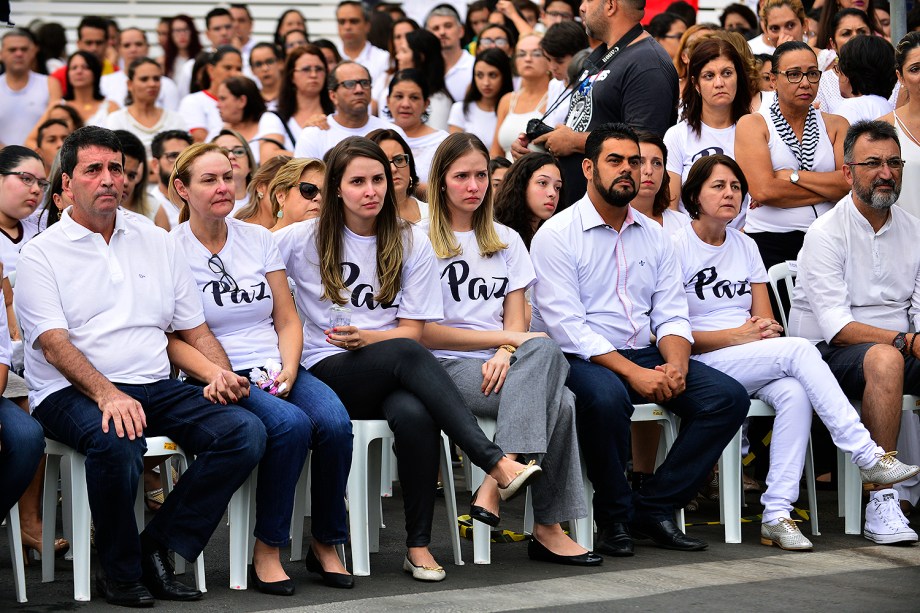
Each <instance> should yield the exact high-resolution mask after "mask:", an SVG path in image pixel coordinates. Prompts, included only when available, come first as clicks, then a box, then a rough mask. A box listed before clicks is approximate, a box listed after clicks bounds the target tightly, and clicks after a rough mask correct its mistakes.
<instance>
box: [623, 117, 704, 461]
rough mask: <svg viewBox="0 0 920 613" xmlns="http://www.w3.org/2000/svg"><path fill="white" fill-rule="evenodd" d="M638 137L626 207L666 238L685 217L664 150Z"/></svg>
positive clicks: (649, 136) (644, 135)
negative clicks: (675, 203) (635, 174)
mask: <svg viewBox="0 0 920 613" xmlns="http://www.w3.org/2000/svg"><path fill="white" fill-rule="evenodd" d="M638 136H639V155H640V158H639V163H640V164H641V166H640V170H639V185H638V189H637V190H636V197H635V198H633V200H632V202H630V203H629V205H630V206H631V207H633V208H634V209H636V210H637V211H639V212H640V213H642V214H643V215H645V216H646V217H648V218H649V219H653V220H654V221H655V222H656V223H658V225H660V226H661V227H662V228H664V232H665V234H667V235H668V236H670V235H672V234H674V233H675V232H677V231H678V230H680V229H681V228H683V227H684V226H686V225H687V224H688V223H690V218H689V217H688V216H687V214H686V213H682V212H681V211H675V210H674V209H672V208H670V205H671V185H670V181H669V180H667V177H666V175H667V173H666V172H665V171H666V169H667V167H668V157H669V152H668V148H667V146H666V145H665V141H664V140H662V138H661V137H660V136H658V135H657V134H653V133H651V132H639V133H638ZM655 440H657V436H656V439H655ZM653 460H654V459H653ZM653 468H654V466H653ZM647 472H652V471H647Z"/></svg>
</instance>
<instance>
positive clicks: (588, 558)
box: [527, 538, 604, 566]
mask: <svg viewBox="0 0 920 613" xmlns="http://www.w3.org/2000/svg"><path fill="white" fill-rule="evenodd" d="M527 556H528V557H529V558H530V559H531V560H539V561H540V562H552V563H554V564H567V565H569V566H600V565H601V564H603V563H604V558H602V557H600V556H599V555H597V554H596V553H592V552H590V551H588V552H586V553H582V554H579V555H577V556H562V555H559V554H558V553H553V552H552V551H550V550H549V549H547V548H546V546H545V545H543V543H541V542H540V541H538V540H537V539H535V538H531V539H530V542H529V543H527Z"/></svg>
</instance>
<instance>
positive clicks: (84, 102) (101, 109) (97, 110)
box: [43, 51, 119, 126]
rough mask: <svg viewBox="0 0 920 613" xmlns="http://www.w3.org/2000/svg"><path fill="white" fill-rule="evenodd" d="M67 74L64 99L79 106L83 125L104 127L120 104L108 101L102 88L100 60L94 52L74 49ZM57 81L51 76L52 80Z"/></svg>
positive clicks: (77, 108) (78, 111)
mask: <svg viewBox="0 0 920 613" xmlns="http://www.w3.org/2000/svg"><path fill="white" fill-rule="evenodd" d="M66 74H67V77H66V91H65V92H64V95H63V96H61V100H64V101H66V102H68V103H70V105H71V106H72V107H73V108H74V109H76V111H77V113H79V115H80V118H81V119H82V120H83V124H84V125H87V126H105V121H106V118H107V117H108V115H109V113H111V112H113V111H117V110H118V109H119V105H118V104H117V103H116V102H114V101H111V100H106V99H105V96H103V95H102V91H101V90H100V89H99V81H100V79H102V64H101V63H100V62H99V59H98V58H97V57H96V56H95V55H93V54H92V53H89V52H86V51H75V52H74V53H73V54H71V56H70V57H69V58H67V73H66ZM54 82H55V81H54V80H53V79H52V80H51V83H52V84H53V83H54ZM43 120H44V118H43Z"/></svg>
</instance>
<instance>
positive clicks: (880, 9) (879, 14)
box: [874, 0, 891, 43]
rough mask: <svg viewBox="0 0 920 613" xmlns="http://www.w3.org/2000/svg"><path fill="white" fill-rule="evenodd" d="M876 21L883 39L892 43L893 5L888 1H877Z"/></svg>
mask: <svg viewBox="0 0 920 613" xmlns="http://www.w3.org/2000/svg"><path fill="white" fill-rule="evenodd" d="M874 4H875V20H876V22H877V23H878V27H879V32H880V33H881V35H882V38H884V39H885V40H887V41H888V42H889V43H890V42H891V4H890V3H889V2H888V0H875V3H874Z"/></svg>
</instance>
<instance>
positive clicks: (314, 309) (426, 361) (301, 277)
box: [275, 137, 540, 581]
mask: <svg viewBox="0 0 920 613" xmlns="http://www.w3.org/2000/svg"><path fill="white" fill-rule="evenodd" d="M328 159H329V163H328V167H327V169H326V181H325V184H324V185H323V204H322V208H321V213H320V217H319V219H311V220H307V221H305V222H302V223H299V224H295V225H293V226H291V227H290V228H289V229H287V230H285V231H283V232H280V233H276V234H275V237H276V239H277V240H278V246H279V248H280V251H281V255H282V260H283V261H284V263H285V264H286V265H287V274H288V276H289V277H290V278H291V279H292V280H293V281H294V283H295V284H296V286H297V295H296V297H295V300H296V302H297V306H298V309H299V311H300V312H301V313H303V315H304V326H303V336H304V348H303V355H302V358H301V363H302V365H303V366H304V368H306V369H307V370H308V371H309V372H311V373H312V374H313V375H315V376H316V377H317V378H318V379H320V380H321V381H323V382H324V383H326V384H327V385H329V387H331V388H332V390H333V391H334V392H336V393H337V394H338V395H339V398H341V399H342V402H343V404H344V405H345V408H346V409H347V410H348V412H349V415H350V416H351V418H352V419H353V420H360V419H382V418H386V419H387V421H388V422H389V425H390V427H391V428H392V429H393V433H394V437H395V443H396V444H395V450H396V460H397V469H398V472H399V480H400V483H401V484H402V488H403V496H404V505H405V511H406V531H407V533H408V534H407V538H406V546H407V547H408V553H407V555H406V558H405V560H404V561H403V569H404V570H405V571H406V572H408V573H411V574H412V576H413V578H415V579H416V580H419V581H441V580H443V579H444V578H445V576H446V573H445V572H444V569H443V568H442V567H441V566H440V565H438V563H437V561H436V560H435V559H434V557H433V556H432V554H431V551H430V550H429V549H428V545H429V543H430V542H431V521H432V515H433V514H434V501H435V488H434V484H435V482H436V481H437V475H438V449H439V445H440V444H441V434H440V433H441V430H442V429H443V430H444V432H445V433H446V434H447V435H448V436H449V437H450V438H451V439H453V440H454V442H456V443H457V444H458V445H459V446H460V448H462V449H463V450H464V452H465V453H466V454H467V456H468V457H469V458H470V459H471V461H472V462H473V463H474V464H476V465H477V466H480V467H482V468H483V470H485V471H486V472H488V473H489V474H490V475H491V476H492V477H493V478H494V479H495V480H496V481H498V483H499V487H500V488H502V490H503V494H502V496H503V498H505V499H509V498H511V497H512V496H514V495H515V494H517V493H518V492H521V491H522V490H521V489H520V488H521V487H522V486H523V485H525V484H526V483H528V482H529V481H530V480H531V479H532V478H533V477H534V476H535V475H536V474H538V473H539V472H540V469H539V467H537V466H534V465H531V466H524V465H522V464H520V463H518V462H515V461H513V460H510V459H509V458H506V457H504V454H503V453H502V451H501V449H500V448H499V447H498V446H496V445H495V444H494V443H492V442H491V441H489V440H488V439H487V438H486V437H485V435H483V433H482V431H481V430H480V429H479V427H478V425H477V424H476V420H475V419H474V418H473V415H472V414H471V413H470V411H469V409H468V408H467V406H466V404H465V403H464V401H463V398H462V396H461V395H460V392H459V391H458V390H457V388H456V386H455V385H454V383H453V382H452V381H451V379H450V377H448V376H447V373H446V372H444V369H443V368H441V366H440V365H439V364H438V362H437V360H436V359H435V358H434V356H432V355H431V353H430V352H428V351H427V350H426V349H425V348H424V347H422V346H421V345H420V344H419V342H418V341H419V339H421V336H422V332H423V329H424V326H425V322H426V321H433V320H438V319H441V317H442V315H443V308H442V305H441V299H440V296H439V289H438V280H437V274H436V269H435V259H434V254H433V253H432V250H431V244H430V243H429V242H428V239H427V237H426V236H425V235H424V233H423V232H422V231H421V230H419V229H417V228H415V227H413V226H412V225H411V224H407V223H405V222H403V221H401V220H400V219H399V216H398V214H397V208H396V202H395V199H394V191H395V188H394V187H393V179H392V175H391V173H390V166H391V162H390V160H389V159H387V157H386V155H385V154H384V153H383V150H382V149H381V148H380V147H379V146H378V145H377V144H376V143H373V142H371V141H369V140H368V139H366V138H360V137H349V138H346V139H345V140H343V141H342V142H340V143H339V144H337V145H336V146H335V147H333V148H332V150H331V151H330V153H329V158H328ZM387 306H389V308H386V307H387ZM342 307H344V308H342ZM381 307H383V308H381ZM333 308H335V311H333ZM336 312H339V313H342V312H345V313H346V314H349V315H350V317H349V319H350V322H349V323H348V325H344V324H343V323H341V322H336V321H334V320H333V319H332V318H331V317H330V315H335V314H336ZM356 382H360V385H356Z"/></svg>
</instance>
